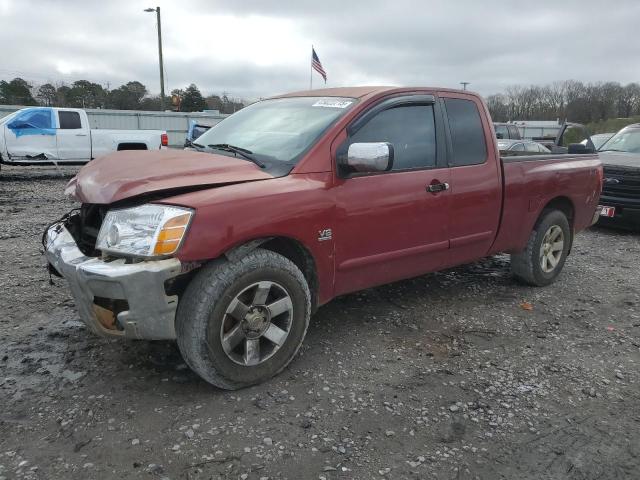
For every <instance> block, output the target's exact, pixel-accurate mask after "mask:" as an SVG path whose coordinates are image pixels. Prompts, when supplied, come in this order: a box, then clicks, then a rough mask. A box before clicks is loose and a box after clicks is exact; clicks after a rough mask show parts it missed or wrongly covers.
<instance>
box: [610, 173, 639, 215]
mask: <svg viewBox="0 0 640 480" xmlns="http://www.w3.org/2000/svg"><path fill="white" fill-rule="evenodd" d="M602 196H603V197H607V198H608V199H611V200H616V201H621V202H625V201H630V202H631V203H633V204H634V205H635V204H640V168H632V167H612V166H608V165H605V166H604V186H603V188H602Z"/></svg>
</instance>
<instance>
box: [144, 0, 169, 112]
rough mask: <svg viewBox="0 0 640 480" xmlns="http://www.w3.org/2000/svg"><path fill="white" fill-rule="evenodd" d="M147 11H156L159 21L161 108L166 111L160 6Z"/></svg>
mask: <svg viewBox="0 0 640 480" xmlns="http://www.w3.org/2000/svg"><path fill="white" fill-rule="evenodd" d="M144 11H145V12H156V18H157V22H158V59H159V60H160V110H161V111H164V64H163V63H162V22H161V21H160V7H156V8H145V9H144Z"/></svg>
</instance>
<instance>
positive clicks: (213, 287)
mask: <svg viewBox="0 0 640 480" xmlns="http://www.w3.org/2000/svg"><path fill="white" fill-rule="evenodd" d="M257 282H277V285H278V286H282V287H283V288H284V290H286V293H287V294H288V296H289V298H290V300H291V303H290V305H291V307H292V311H291V312H290V313H287V316H288V317H291V318H290V319H288V320H287V322H288V325H289V326H288V328H289V330H288V332H289V333H288V336H287V337H286V339H285V340H284V342H283V343H282V345H280V346H279V347H277V348H278V349H277V351H275V352H274V353H272V355H271V356H270V357H269V358H267V359H265V360H264V361H262V362H261V363H259V364H257V365H252V366H246V365H240V364H238V363H235V362H234V361H233V359H232V358H231V357H230V356H229V355H228V354H227V353H225V350H224V347H223V345H222V339H221V333H220V332H221V330H222V329H223V322H224V321H228V314H227V313H226V312H227V308H228V307H229V306H230V305H231V302H232V301H233V300H234V299H235V298H236V296H238V295H240V294H241V292H243V290H244V289H246V288H249V286H251V285H254V284H255V283H257ZM265 303H266V301H265ZM310 316H311V294H310V292H309V286H308V284H307V282H306V280H305V278H304V275H303V274H302V272H301V271H300V269H299V268H298V267H297V266H296V265H295V264H294V263H293V262H291V261H290V260H289V259H287V258H285V257H283V256H282V255H279V254H277V253H275V252H271V251H268V250H263V249H256V250H254V251H252V252H250V253H249V254H248V255H246V256H245V257H243V258H241V259H239V260H237V261H234V262H231V261H228V260H215V261H214V262H211V263H210V264H208V265H206V266H204V267H203V268H202V269H201V270H200V271H199V272H198V273H197V274H196V276H195V277H194V278H193V279H192V280H191V282H190V283H189V285H188V286H187V288H186V290H185V292H184V294H183V295H182V297H181V299H180V302H179V304H178V311H177V315H176V335H177V340H178V348H179V349H180V352H181V353H182V356H183V357H184V360H185V361H186V363H187V365H189V367H191V369H192V370H193V371H195V372H196V373H197V374H198V375H200V376H201V377H202V378H203V379H204V380H206V381H207V382H209V383H211V384H213V385H215V386H216V387H219V388H223V389H227V390H235V389H238V388H243V387H247V386H249V385H254V384H256V383H260V382H263V381H265V380H267V379H269V378H271V377H273V376H274V375H277V374H278V373H280V372H281V371H282V370H283V369H284V368H285V367H286V366H287V365H288V364H289V362H291V360H292V359H293V357H294V356H295V355H296V353H297V352H298V350H299V349H300V346H301V345H302V341H303V339H304V337H305V334H306V332H307V327H308V326H309V317H310ZM225 318H227V320H225ZM247 348H248V347H247Z"/></svg>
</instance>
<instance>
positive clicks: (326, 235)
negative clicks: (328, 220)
mask: <svg viewBox="0 0 640 480" xmlns="http://www.w3.org/2000/svg"><path fill="white" fill-rule="evenodd" d="M332 238H333V231H332V230H331V229H330V228H325V229H324V230H318V241H319V242H324V241H326V240H331V239H332Z"/></svg>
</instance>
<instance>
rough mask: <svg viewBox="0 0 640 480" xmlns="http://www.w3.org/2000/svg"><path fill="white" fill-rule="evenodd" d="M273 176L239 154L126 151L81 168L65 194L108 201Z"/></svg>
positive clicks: (94, 201) (90, 199) (101, 202)
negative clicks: (229, 155) (236, 155)
mask: <svg viewBox="0 0 640 480" xmlns="http://www.w3.org/2000/svg"><path fill="white" fill-rule="evenodd" d="M271 178H274V177H273V176H272V175H270V174H268V173H266V172H265V171H263V170H261V169H260V167H258V166H257V165H255V164H253V163H251V162H248V161H245V160H242V159H240V158H233V157H227V156H224V155H217V154H212V153H203V152H195V151H189V150H157V151H139V150H138V151H135V150H125V151H120V152H116V153H112V154H109V155H105V156H104V157H100V158H98V159H96V160H93V161H91V162H89V163H88V164H87V165H85V166H84V167H82V169H80V171H79V172H78V174H77V175H76V176H75V177H74V178H73V179H71V181H70V182H69V184H68V185H67V188H66V190H65V193H67V194H69V195H72V196H73V197H75V198H76V199H77V200H78V201H80V202H82V203H97V204H110V203H114V202H117V201H120V200H124V199H127V198H132V197H137V196H139V195H142V194H149V193H154V192H161V191H164V190H179V189H181V188H189V187H197V186H212V187H214V186H217V185H223V184H231V183H241V182H249V181H255V180H267V179H271Z"/></svg>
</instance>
